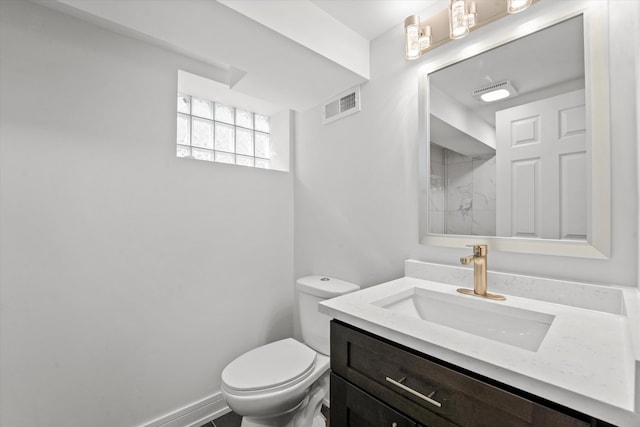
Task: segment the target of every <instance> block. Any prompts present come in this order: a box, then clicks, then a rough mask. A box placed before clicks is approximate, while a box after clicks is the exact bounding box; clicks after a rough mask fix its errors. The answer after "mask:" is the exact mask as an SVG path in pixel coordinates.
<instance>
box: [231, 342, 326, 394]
mask: <svg viewBox="0 0 640 427" xmlns="http://www.w3.org/2000/svg"><path fill="white" fill-rule="evenodd" d="M316 356H317V353H316V352H315V351H314V350H312V349H311V348H309V347H307V346H306V345H304V344H302V343H300V342H298V341H296V340H294V339H293V338H286V339H284V340H280V341H276V342H273V343H270V344H266V345H263V346H261V347H258V348H255V349H253V350H251V351H249V352H247V353H245V354H243V355H241V356H239V357H238V358H236V359H235V360H234V361H233V362H231V363H229V365H227V367H226V368H225V369H224V370H223V371H222V383H223V386H224V388H225V389H226V390H227V391H232V392H235V393H241V394H252V393H256V392H263V391H267V390H269V391H273V390H275V389H280V388H286V387H291V386H292V385H294V384H297V383H299V382H300V381H303V380H304V379H305V378H307V377H308V376H309V375H311V373H312V372H313V369H314V366H315V362H316Z"/></svg>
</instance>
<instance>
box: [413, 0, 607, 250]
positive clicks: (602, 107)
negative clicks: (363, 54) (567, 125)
mask: <svg viewBox="0 0 640 427" xmlns="http://www.w3.org/2000/svg"><path fill="white" fill-rule="evenodd" d="M580 14H582V15H583V16H584V49H585V56H584V58H585V97H586V104H587V107H586V115H587V123H588V124H589V127H588V129H587V144H588V147H589V150H588V156H589V158H588V170H587V172H588V173H589V176H590V177H591V180H590V181H589V182H588V183H587V194H588V203H589V206H590V207H591V208H590V209H588V211H587V224H588V229H587V241H569V240H554V239H527V238H514V237H492V236H463V235H446V234H430V233H429V209H428V207H429V189H430V182H429V180H430V173H429V164H430V158H429V157H430V150H429V135H430V123H429V111H430V108H429V74H430V73H432V72H434V71H437V70H440V69H442V68H444V67H447V66H449V65H452V64H454V63H456V62H459V61H462V60H464V59H467V58H470V57H472V56H475V55H477V54H479V53H482V52H484V51H487V50H489V49H493V48H495V47H498V46H500V45H503V44H506V43H508V42H510V41H513V40H515V39H518V38H521V37H524V36H526V35H528V34H531V33H533V32H536V31H539V30H542V29H544V28H546V27H549V26H551V25H554V24H557V23H560V22H562V21H565V20H567V19H569V18H572V17H575V16H578V15H580ZM481 30H485V31H482V33H483V35H482V36H480V33H481V31H480V30H478V32H476V33H473V34H477V35H478V37H479V40H478V41H476V42H475V43H471V41H472V40H471V39H472V37H471V36H468V37H467V39H466V40H459V41H455V42H454V43H449V44H448V45H447V46H445V47H442V48H439V49H435V50H433V51H431V52H429V53H428V54H427V55H425V56H424V57H423V62H425V64H424V66H423V67H421V68H420V70H419V73H420V78H419V130H418V135H419V144H418V157H419V165H418V170H419V180H420V186H419V189H420V208H419V209H420V213H419V216H420V243H422V244H424V245H432V246H450V247H464V246H465V245H471V244H487V245H489V246H490V248H491V250H492V251H496V250H497V251H508V252H522V253H531V254H546V255H560V256H573V257H581V258H597V259H607V258H609V255H610V251H611V149H610V135H611V134H610V125H609V121H610V117H609V47H608V41H609V37H608V5H607V2H604V1H599V0H573V1H571V0H569V1H567V0H563V1H540V2H538V3H534V5H533V6H532V7H531V8H530V9H528V10H526V11H525V12H522V13H520V14H517V15H513V16H509V17H507V18H506V19H502V20H500V21H499V23H493V24H490V25H488V26H487V27H485V28H482V29H481ZM464 42H466V43H464Z"/></svg>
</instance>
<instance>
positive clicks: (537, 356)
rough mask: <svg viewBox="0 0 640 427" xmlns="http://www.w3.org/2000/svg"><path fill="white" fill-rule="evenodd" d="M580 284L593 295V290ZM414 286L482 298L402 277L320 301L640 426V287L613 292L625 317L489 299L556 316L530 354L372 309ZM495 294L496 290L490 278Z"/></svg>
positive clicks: (394, 336)
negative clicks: (639, 376) (638, 385)
mask: <svg viewBox="0 0 640 427" xmlns="http://www.w3.org/2000/svg"><path fill="white" fill-rule="evenodd" d="M468 285H472V281H471V283H469V284H468ZM582 286H586V287H587V288H585V289H586V291H584V292H585V294H589V293H590V290H591V289H590V288H588V287H589V286H591V285H582ZM414 287H415V288H424V289H428V290H430V291H435V292H441V293H444V294H451V295H455V297H456V298H472V299H475V300H477V298H476V297H473V296H466V295H461V294H459V293H457V292H456V288H457V287H458V286H453V285H451V284H445V283H441V282H435V281H431V280H424V279H418V278H414V277H403V278H401V279H397V280H394V281H391V282H387V283H384V284H381V285H377V286H373V287H370V288H366V289H363V290H361V291H358V292H355V293H351V294H347V295H343V296H341V297H338V298H334V299H331V300H328V301H325V302H322V303H320V311H321V312H323V313H325V314H328V315H329V316H332V317H334V318H336V319H338V320H341V321H343V322H345V323H348V324H351V325H353V326H356V327H359V328H361V329H364V330H367V331H370V332H372V333H374V334H376V335H379V336H381V337H384V338H387V339H389V340H391V341H394V342H397V343H399V344H402V345H405V346H407V347H410V348H413V349H415V350H418V351H421V352H423V353H425V354H429V355H431V356H434V357H437V358H439V359H442V360H445V361H448V362H450V363H453V364H455V365H458V366H460V367H462V368H465V369H469V370H471V371H474V372H477V373H479V374H481V375H484V376H486V377H489V378H493V379H495V380H497V381H500V382H503V383H505V384H508V385H511V386H513V387H516V388H518V389H521V390H526V391H527V392H530V393H533V394H535V395H538V396H540V397H543V398H545V399H548V400H550V401H552V402H557V403H559V404H561V405H564V406H567V407H569V408H573V409H575V410H577V411H580V412H583V413H586V414H588V415H591V416H593V417H596V418H598V419H601V420H604V421H607V422H609V423H612V424H615V425H618V426H625V427H627V426H628V427H638V426H640V414H638V413H636V412H635V410H634V408H635V407H636V403H635V401H636V400H637V396H636V392H635V382H636V364H638V365H640V362H637V361H638V360H640V353H639V352H640V350H639V349H640V345H639V344H638V339H637V338H638V337H637V335H638V331H637V329H638V327H639V326H638V325H640V313H639V310H640V303H639V302H638V299H639V298H638V289H637V288H628V289H626V288H624V287H616V288H615V289H620V291H616V292H617V293H618V294H620V295H623V298H622V299H623V302H622V307H621V308H620V312H619V313H611V312H607V311H601V310H597V309H587V308H583V307H579V306H578V307H577V306H574V305H567V304H564V303H557V302H549V301H542V300H539V299H532V298H523V297H521V296H513V295H507V300H506V301H490V300H483V301H486V302H487V304H502V305H507V306H510V307H515V308H522V309H526V310H533V311H537V312H542V313H546V314H550V315H553V316H555V318H554V320H553V322H552V324H551V327H550V328H549V330H548V331H547V334H546V336H545V338H544V340H543V341H542V343H541V345H540V347H539V348H538V349H537V351H531V350H526V349H523V348H520V347H517V346H514V345H509V344H504V343H502V342H498V341H494V340H491V339H487V338H483V337H480V336H476V335H472V334H469V333H466V332H463V331H459V330H457V329H452V328H448V327H445V326H441V325H439V324H437V323H431V322H426V321H424V320H422V319H418V318H415V317H410V316H408V315H404V314H402V313H397V312H394V311H391V310H388V309H386V308H383V307H380V306H377V305H374V304H372V303H373V302H376V301H379V300H381V299H383V298H386V297H389V296H390V295H393V294H395V293H397V292H402V291H405V290H410V289H411V288H414ZM467 287H468V286H467ZM602 288H603V287H601V286H596V287H594V289H593V290H594V291H596V292H597V291H599V290H601V289H602ZM606 288H608V287H606ZM605 290H606V289H605ZM489 291H491V292H496V289H492V288H491V278H490V280H489ZM505 294H506V293H505ZM614 311H615V310H614ZM451 315H452V316H455V313H452V314H451Z"/></svg>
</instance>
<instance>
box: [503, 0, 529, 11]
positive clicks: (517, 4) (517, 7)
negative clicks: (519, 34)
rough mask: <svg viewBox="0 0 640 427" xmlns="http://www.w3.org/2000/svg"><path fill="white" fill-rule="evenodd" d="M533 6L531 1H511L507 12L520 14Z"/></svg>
mask: <svg viewBox="0 0 640 427" xmlns="http://www.w3.org/2000/svg"><path fill="white" fill-rule="evenodd" d="M530 5H531V0H509V2H508V5H507V12H509V13H518V12H522V11H523V10H525V9H526V8H528V7H529V6H530Z"/></svg>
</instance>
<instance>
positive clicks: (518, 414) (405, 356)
mask: <svg viewBox="0 0 640 427" xmlns="http://www.w3.org/2000/svg"><path fill="white" fill-rule="evenodd" d="M331 370H332V371H333V372H334V374H336V375H338V376H340V377H342V378H343V379H345V380H346V381H347V382H349V383H352V384H354V385H355V386H357V387H358V388H360V389H362V390H364V391H365V392H367V393H369V394H370V395H372V396H373V397H375V398H377V399H379V400H380V401H383V402H385V403H386V404H388V405H389V406H391V407H393V408H395V409H396V410H398V411H400V412H401V413H403V414H405V415H406V416H408V417H409V418H411V419H413V420H415V421H416V422H418V423H421V424H423V425H425V426H429V427H449V426H454V425H455V426H464V427H527V426H540V427H548V426H554V427H587V426H589V425H590V421H591V419H590V417H588V416H586V415H584V414H576V417H574V416H572V415H569V414H567V413H563V412H561V411H559V410H556V409H555V408H550V407H547V406H544V405H542V404H539V403H537V402H534V401H532V400H530V399H529V398H527V397H523V396H521V395H517V394H514V393H512V392H510V391H507V390H504V389H502V388H500V387H498V386H497V384H495V385H494V384H492V383H490V380H488V379H487V380H486V381H489V383H488V382H485V381H484V380H482V379H481V378H480V377H478V376H471V373H468V371H464V370H462V369H460V368H457V367H454V366H452V365H449V364H445V363H443V362H441V361H439V360H437V359H433V358H431V357H429V356H426V355H423V354H421V353H417V352H415V351H411V350H409V349H405V348H403V347H401V346H399V345H397V344H395V343H391V342H388V341H386V340H383V339H381V338H379V337H376V336H374V335H371V334H369V333H366V332H364V331H360V330H357V329H355V328H352V327H349V326H347V325H344V324H341V323H339V322H336V321H333V322H332V325H331ZM523 394H524V393H523ZM331 397H332V408H333V395H332V396H331ZM567 411H568V410H567ZM578 416H579V417H581V418H582V419H580V418H578Z"/></svg>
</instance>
